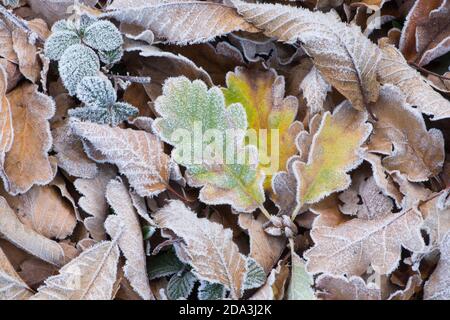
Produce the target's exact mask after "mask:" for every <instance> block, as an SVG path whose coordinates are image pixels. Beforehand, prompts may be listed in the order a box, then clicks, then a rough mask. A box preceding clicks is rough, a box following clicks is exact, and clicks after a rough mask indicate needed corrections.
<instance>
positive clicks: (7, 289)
mask: <svg viewBox="0 0 450 320" xmlns="http://www.w3.org/2000/svg"><path fill="white" fill-rule="evenodd" d="M32 295H33V293H32V292H31V290H30V288H29V287H28V285H27V284H26V283H25V282H24V281H23V280H22V279H21V278H20V276H19V275H18V274H17V272H16V271H15V270H14V267H13V266H12V265H11V263H10V262H9V260H8V258H7V257H6V255H5V253H4V252H3V250H2V249H1V248H0V300H27V299H28V298H29V297H31V296H32Z"/></svg>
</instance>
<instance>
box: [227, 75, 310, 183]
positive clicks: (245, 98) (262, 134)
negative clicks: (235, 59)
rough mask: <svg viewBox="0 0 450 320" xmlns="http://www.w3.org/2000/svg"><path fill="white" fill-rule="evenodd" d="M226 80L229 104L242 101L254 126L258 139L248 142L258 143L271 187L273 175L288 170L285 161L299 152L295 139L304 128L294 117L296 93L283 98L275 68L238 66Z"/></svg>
mask: <svg viewBox="0 0 450 320" xmlns="http://www.w3.org/2000/svg"><path fill="white" fill-rule="evenodd" d="M226 84H227V87H226V88H224V89H222V91H223V94H224V97H225V102H226V104H227V105H231V104H233V103H241V104H242V106H243V107H244V109H245V112H246V114H247V121H248V127H249V129H253V130H255V134H256V135H257V137H258V139H257V141H249V143H256V146H257V147H258V152H259V155H258V159H259V163H260V167H261V169H262V170H263V172H264V173H265V175H266V180H265V183H264V187H265V189H269V188H270V180H271V177H272V175H274V174H275V173H276V172H278V171H281V170H285V168H286V161H287V160H288V159H289V158H290V157H291V156H293V155H294V154H296V153H297V149H296V148H295V143H294V141H295V138H296V136H297V135H298V133H299V132H300V131H301V130H302V129H303V126H302V124H301V123H300V122H298V121H295V118H296V116H297V110H298V102H297V99H296V98H295V97H294V96H287V97H285V98H284V91H285V89H284V87H285V82H284V78H283V77H282V76H278V75H277V73H276V71H275V70H274V69H270V70H268V71H262V70H258V69H244V68H243V67H237V68H236V69H235V70H234V72H229V73H227V76H226ZM272 130H274V131H272ZM275 130H276V131H275ZM273 132H275V134H273Z"/></svg>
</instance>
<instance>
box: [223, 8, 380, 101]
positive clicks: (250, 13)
mask: <svg viewBox="0 0 450 320" xmlns="http://www.w3.org/2000/svg"><path fill="white" fill-rule="evenodd" d="M232 2H233V4H234V5H235V6H236V8H237V9H238V12H239V13H240V14H241V15H242V16H243V17H244V18H245V19H246V20H247V21H248V22H250V23H252V24H253V25H254V26H255V27H257V28H260V29H263V30H264V33H265V34H266V35H268V36H270V37H276V38H277V39H278V40H280V41H283V42H288V43H296V42H300V44H301V46H302V47H303V49H304V50H305V51H306V53H307V54H308V55H309V56H311V57H312V58H313V62H314V64H315V66H316V68H317V69H318V70H319V71H320V73H321V74H322V75H323V76H324V78H325V79H326V80H327V81H328V82H329V83H330V84H331V85H332V86H333V87H335V88H336V89H337V90H338V91H339V92H341V93H342V94H343V95H344V96H345V97H346V98H347V99H349V100H350V101H351V103H352V105H353V107H354V108H355V109H358V110H364V109H365V107H366V106H367V104H368V103H370V102H374V101H376V100H377V98H378V91H379V83H378V81H377V79H376V67H377V64H378V61H379V59H380V51H379V49H378V48H377V46H376V45H375V44H373V43H372V42H371V41H370V40H369V39H367V38H366V37H365V36H364V35H363V34H362V33H361V30H360V29H359V28H358V27H356V26H350V25H346V24H345V23H342V22H341V21H340V19H339V18H338V17H337V16H336V15H335V14H332V13H328V14H324V13H321V12H311V11H309V10H306V9H302V8H296V7H291V6H287V5H286V6H282V5H272V4H250V3H245V2H242V1H238V0H232Z"/></svg>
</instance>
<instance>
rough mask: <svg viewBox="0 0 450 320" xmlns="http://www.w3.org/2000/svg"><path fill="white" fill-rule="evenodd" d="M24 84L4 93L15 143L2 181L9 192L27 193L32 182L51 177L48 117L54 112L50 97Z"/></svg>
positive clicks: (39, 181)
mask: <svg viewBox="0 0 450 320" xmlns="http://www.w3.org/2000/svg"><path fill="white" fill-rule="evenodd" d="M37 89H38V87H37V86H36V85H33V84H23V85H21V86H20V87H18V88H16V89H15V90H14V91H12V92H11V93H9V94H8V95H7V98H8V100H9V102H10V104H11V112H12V121H13V127H14V143H13V145H12V148H11V150H10V151H9V152H8V153H7V154H6V158H5V165H4V173H3V174H2V179H3V183H4V186H5V189H6V191H8V192H9V193H10V194H12V195H17V194H20V193H24V192H27V191H28V190H29V189H30V188H31V187H32V186H33V185H45V184H47V183H49V182H50V181H51V180H53V178H54V176H55V172H54V171H53V169H52V165H51V163H50V159H49V156H48V152H49V151H50V149H51V146H52V136H51V134H50V125H49V123H48V120H49V119H50V118H51V117H52V116H53V114H54V113H55V104H54V102H53V99H52V98H50V97H49V96H46V95H44V94H42V93H39V92H38V91H37Z"/></svg>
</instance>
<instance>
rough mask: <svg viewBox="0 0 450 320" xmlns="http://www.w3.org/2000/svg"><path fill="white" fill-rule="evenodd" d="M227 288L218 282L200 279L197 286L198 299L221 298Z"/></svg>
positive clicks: (223, 296)
mask: <svg viewBox="0 0 450 320" xmlns="http://www.w3.org/2000/svg"><path fill="white" fill-rule="evenodd" d="M226 293H227V290H226V289H225V287H224V286H223V285H221V284H220V283H211V282H208V281H200V287H199V288H198V299H199V300H223V299H224V298H225V294H226Z"/></svg>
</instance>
